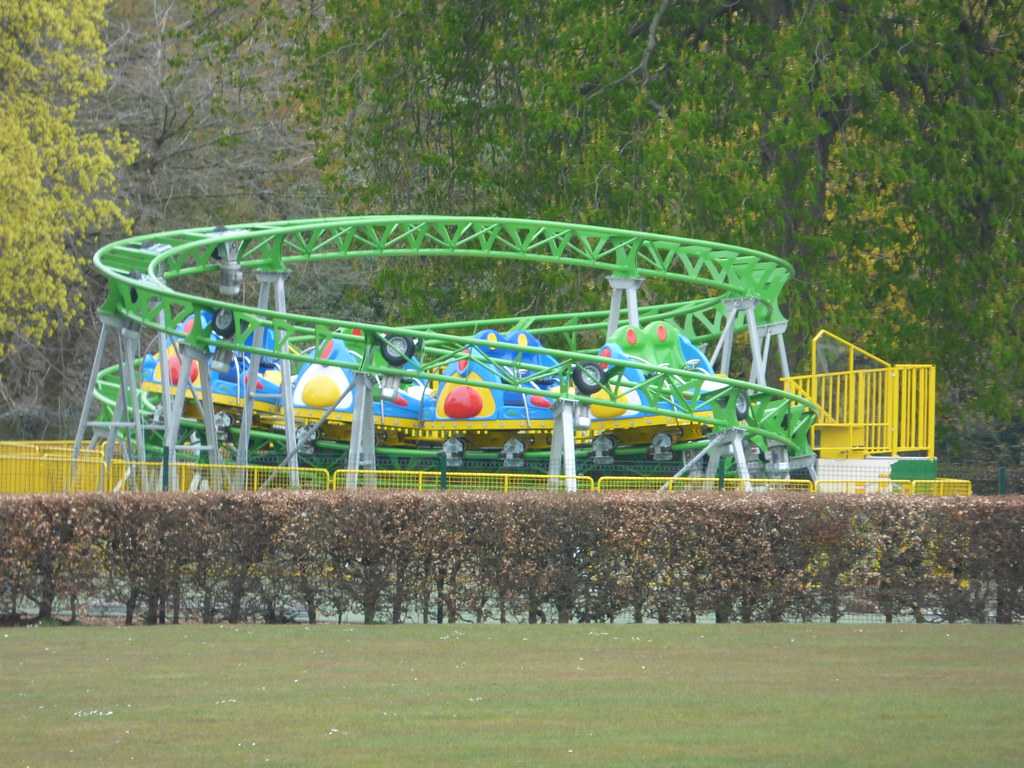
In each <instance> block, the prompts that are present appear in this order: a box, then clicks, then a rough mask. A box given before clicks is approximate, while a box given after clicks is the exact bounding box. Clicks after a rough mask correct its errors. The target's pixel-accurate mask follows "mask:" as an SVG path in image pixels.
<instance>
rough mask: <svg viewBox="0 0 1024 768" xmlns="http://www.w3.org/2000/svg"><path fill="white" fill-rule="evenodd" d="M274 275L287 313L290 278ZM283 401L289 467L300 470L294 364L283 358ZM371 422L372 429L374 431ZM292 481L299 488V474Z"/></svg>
mask: <svg viewBox="0 0 1024 768" xmlns="http://www.w3.org/2000/svg"><path fill="white" fill-rule="evenodd" d="M268 274H272V275H274V277H275V279H274V281H273V286H274V309H275V310H277V311H278V312H282V313H284V312H287V311H288V306H287V303H286V301H285V292H284V281H285V278H287V277H288V272H272V273H268ZM287 344H288V340H287V338H284V339H277V338H275V339H274V346H275V348H276V347H278V346H280V347H282V348H283V347H285V346H286V345H287ZM281 401H282V403H283V404H284V437H285V439H284V444H285V450H286V451H287V453H288V455H289V456H290V457H291V459H289V461H288V466H289V467H291V468H292V469H298V467H299V454H298V451H297V450H296V448H297V446H298V440H297V437H296V433H295V404H294V402H293V400H292V362H291V360H288V359H287V358H281ZM370 404H371V407H372V404H373V398H372V396H371V398H370ZM372 426H373V425H372V421H371V429H372ZM289 475H290V481H291V487H292V488H298V487H299V473H298V472H290V473H289Z"/></svg>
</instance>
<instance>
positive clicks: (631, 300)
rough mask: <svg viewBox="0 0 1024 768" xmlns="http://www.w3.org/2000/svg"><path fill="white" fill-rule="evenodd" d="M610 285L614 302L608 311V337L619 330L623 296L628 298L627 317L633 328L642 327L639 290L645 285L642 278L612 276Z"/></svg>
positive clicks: (609, 281) (609, 280)
mask: <svg viewBox="0 0 1024 768" xmlns="http://www.w3.org/2000/svg"><path fill="white" fill-rule="evenodd" d="M608 284H609V285H610V286H611V287H612V302H611V307H610V308H609V310H608V335H607V338H611V335H612V334H613V333H615V331H616V330H618V328H619V318H620V316H621V314H622V296H623V295H625V297H626V317H627V318H628V322H629V324H630V325H631V326H633V327H639V326H640V302H639V299H638V296H637V290H638V289H639V288H640V286H641V285H643V284H644V279H643V278H642V277H617V276H614V275H613V276H610V277H609V278H608Z"/></svg>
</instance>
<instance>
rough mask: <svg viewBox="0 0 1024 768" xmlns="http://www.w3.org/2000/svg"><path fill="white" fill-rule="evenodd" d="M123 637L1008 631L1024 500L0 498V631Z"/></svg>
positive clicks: (410, 495) (292, 495) (1018, 580)
mask: <svg viewBox="0 0 1024 768" xmlns="http://www.w3.org/2000/svg"><path fill="white" fill-rule="evenodd" d="M104 602H105V603H106V604H108V605H109V604H110V603H114V604H116V605H117V606H120V608H118V609H117V611H118V613H119V614H120V613H122V612H123V615H124V617H125V620H126V621H127V622H128V623H131V622H133V621H134V620H136V617H137V616H139V615H140V614H141V615H142V617H143V620H145V621H146V622H148V623H156V622H163V621H165V620H167V619H168V616H169V617H170V620H171V621H178V620H180V619H182V618H185V619H193V620H200V621H205V622H210V621H219V620H227V621H230V622H237V621H243V620H256V619H258V620H262V621H267V622H277V621H287V620H293V619H294V618H296V617H301V618H303V619H306V620H309V621H316V620H317V619H318V617H320V616H322V615H323V613H325V612H329V613H331V614H333V615H337V616H339V617H341V616H342V615H345V614H348V613H350V612H356V613H357V614H359V615H361V616H362V618H363V620H364V621H366V622H373V621H392V622H400V621H424V622H426V621H439V622H440V621H450V622H454V621H467V620H468V621H508V620H526V621H530V622H535V621H559V622H567V621H574V620H575V621H614V620H616V619H623V618H625V619H629V620H633V621H643V620H646V619H649V618H650V619H656V620H657V621H659V622H669V621H690V622H692V621H695V620H697V618H698V617H699V616H709V615H712V614H713V615H714V617H715V619H716V620H718V621H783V620H830V621H838V620H839V619H840V618H841V617H842V616H843V615H845V614H848V613H858V614H860V613H871V614H879V615H881V616H884V617H885V619H886V620H889V621H891V620H893V618H894V617H897V616H912V617H914V618H915V619H916V620H918V621H929V620H945V621H959V620H971V621H990V620H992V619H995V620H997V621H1000V622H1013V621H1016V620H1019V619H1020V618H1021V617H1022V615H1024V497H1021V496H1005V497H973V498H927V497H901V496H886V495H879V496H845V495H828V494H818V495H814V494H779V493H765V494H750V495H736V494H728V493H696V494H653V493H617V494H585V493H580V494H554V493H523V494H510V495H498V494H489V493H463V492H448V493H417V492H402V491H394V492H374V491H362V492H352V493H348V492H281V491H274V492H266V493H245V494H215V493H198V494H119V495H100V494H78V495H53V496H38V495H37V496H5V497H0V614H6V615H7V616H8V618H9V619H11V618H13V619H17V618H19V611H24V610H25V609H27V608H33V609H34V613H35V614H36V616H35V617H34V618H40V619H46V618H49V617H51V616H52V615H53V613H54V611H55V610H57V608H58V607H59V608H61V609H66V608H68V607H70V608H71V609H72V610H74V609H75V608H77V607H78V606H83V605H96V604H99V603H104Z"/></svg>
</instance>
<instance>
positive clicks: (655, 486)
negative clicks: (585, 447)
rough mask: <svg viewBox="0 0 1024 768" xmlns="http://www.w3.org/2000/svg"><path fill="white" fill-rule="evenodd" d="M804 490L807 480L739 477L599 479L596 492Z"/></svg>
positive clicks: (807, 488) (809, 487) (811, 485)
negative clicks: (746, 478)
mask: <svg viewBox="0 0 1024 768" xmlns="http://www.w3.org/2000/svg"><path fill="white" fill-rule="evenodd" d="M719 486H721V488H719ZM663 488H664V489H665V490H666V491H712V490H723V491H739V492H754V493H756V492H763V491H798V492H799V491H803V492H805V493H809V492H811V491H813V490H814V483H812V482H811V481H810V480H780V479H773V478H763V477H757V478H754V477H752V478H750V479H749V480H741V479H740V478H738V477H726V478H723V479H721V480H720V479H719V478H717V477H611V476H606V477H602V478H601V479H600V480H598V481H597V490H599V491H659V490H661V489H663Z"/></svg>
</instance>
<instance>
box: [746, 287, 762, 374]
mask: <svg viewBox="0 0 1024 768" xmlns="http://www.w3.org/2000/svg"><path fill="white" fill-rule="evenodd" d="M746 313H747V336H748V337H749V338H750V360H751V363H750V381H751V382H753V383H754V384H760V385H761V386H762V387H763V386H765V366H766V363H765V361H764V360H763V359H762V358H761V337H760V335H759V334H758V331H757V316H756V315H755V314H754V305H753V304H750V305H748V306H747V307H746Z"/></svg>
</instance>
